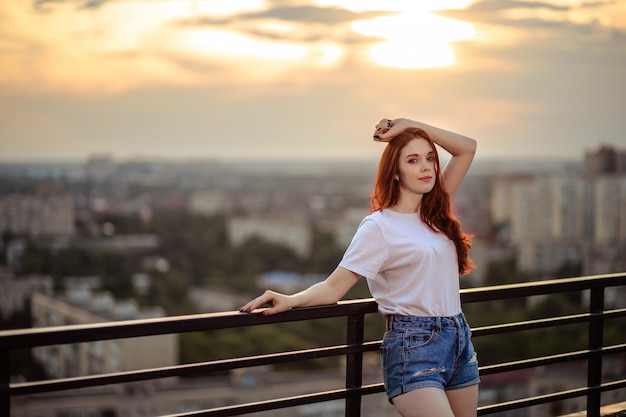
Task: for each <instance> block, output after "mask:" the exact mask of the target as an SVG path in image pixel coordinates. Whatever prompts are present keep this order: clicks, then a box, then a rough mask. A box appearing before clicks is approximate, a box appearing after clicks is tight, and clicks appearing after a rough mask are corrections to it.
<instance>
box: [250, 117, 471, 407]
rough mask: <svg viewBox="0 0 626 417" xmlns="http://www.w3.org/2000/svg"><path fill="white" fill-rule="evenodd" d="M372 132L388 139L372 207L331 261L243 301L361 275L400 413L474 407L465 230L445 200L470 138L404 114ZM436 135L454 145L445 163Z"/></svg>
mask: <svg viewBox="0 0 626 417" xmlns="http://www.w3.org/2000/svg"><path fill="white" fill-rule="evenodd" d="M374 140H377V141H381V142H388V143H387V145H386V148H385V150H384V152H383V155H382V157H381V160H380V164H379V167H378V174H377V177H376V182H375V185H374V191H373V192H372V195H371V196H370V204H371V213H370V215H368V216H367V217H366V218H365V219H364V220H363V221H362V222H361V225H360V226H359V229H358V230H357V232H356V234H355V236H354V238H353V240H352V243H351V244H350V246H349V247H348V249H347V250H346V252H345V254H344V257H343V259H342V261H341V262H340V263H339V266H338V267H337V269H335V271H334V272H333V273H332V274H330V276H329V277H328V278H327V279H326V280H325V281H323V282H321V283H318V284H315V285H313V286H311V287H309V288H308V289H306V290H304V291H302V292H299V293H297V294H294V295H285V294H280V293H277V292H274V291H265V293H263V294H262V295H261V296H259V297H257V298H255V299H254V300H252V301H250V302H249V303H247V304H246V305H245V306H243V307H242V308H241V311H242V312H251V311H253V310H254V309H256V308H258V307H260V306H262V305H263V304H266V303H268V304H270V305H271V307H270V308H268V309H266V310H264V311H263V314H268V315H269V314H275V313H279V312H282V311H285V310H287V309H290V308H293V307H304V306H314V305H323V304H333V303H336V302H337V301H339V300H340V299H341V298H342V297H343V296H344V295H345V294H346V293H347V292H348V290H349V289H350V288H351V287H352V286H353V285H354V284H355V283H356V282H357V280H358V279H359V277H361V276H363V277H365V278H366V279H367V283H368V286H369V288H370V292H371V293H372V296H373V297H374V299H375V300H376V302H377V303H378V306H379V311H380V312H381V314H383V315H384V316H385V317H386V320H387V331H386V332H385V335H384V338H383V342H382V346H381V359H382V368H383V380H384V383H385V390H386V392H387V395H388V397H389V401H390V402H391V403H392V404H393V405H394V406H395V407H396V409H397V410H398V412H399V413H400V414H401V415H402V416H404V417H409V416H411V417H414V416H415V417H417V416H428V417H470V416H472V417H473V416H476V408H477V403H478V383H479V382H480V380H479V377H478V361H477V359H476V354H475V353H474V348H473V346H472V343H471V340H470V330H469V326H468V324H467V323H466V321H465V317H464V316H463V313H462V311H461V302H460V296H459V276H460V275H463V274H465V273H467V272H468V271H469V270H470V269H471V265H470V264H471V261H470V259H469V256H468V252H469V248H470V238H469V236H468V235H466V234H464V233H463V232H462V231H461V227H460V224H459V222H458V220H457V219H456V218H455V217H454V216H453V214H452V212H451V208H450V196H451V195H453V194H454V193H455V192H456V191H457V190H458V188H459V186H460V185H461V183H462V182H463V179H464V178H465V176H466V174H467V171H468V169H469V167H470V165H471V163H472V160H473V158H474V153H475V151H476V141H475V140H473V139H471V138H468V137H465V136H463V135H459V134H457V133H453V132H450V131H447V130H444V129H440V128H437V127H434V126H430V125H427V124H424V123H421V122H417V121H414V120H409V119H393V120H390V119H382V120H381V121H380V122H379V123H378V124H377V125H376V130H375V132H374ZM435 144H437V145H439V146H441V147H442V148H443V149H445V150H446V151H447V152H448V153H450V155H451V158H450V161H449V162H448V164H447V165H446V167H445V169H444V170H441V169H440V165H439V158H438V155H437V148H436V147H435Z"/></svg>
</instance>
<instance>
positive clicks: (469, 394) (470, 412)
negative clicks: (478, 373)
mask: <svg viewBox="0 0 626 417" xmlns="http://www.w3.org/2000/svg"><path fill="white" fill-rule="evenodd" d="M446 396H447V397H448V402H449V403H450V407H451V408H452V412H453V413H454V417H476V414H477V411H476V409H477V408H478V384H476V385H471V386H469V387H465V388H461V389H454V390H448V391H446Z"/></svg>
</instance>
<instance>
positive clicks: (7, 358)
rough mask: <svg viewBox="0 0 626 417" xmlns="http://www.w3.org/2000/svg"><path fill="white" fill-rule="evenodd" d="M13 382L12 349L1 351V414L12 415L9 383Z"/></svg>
mask: <svg viewBox="0 0 626 417" xmlns="http://www.w3.org/2000/svg"><path fill="white" fill-rule="evenodd" d="M10 382H11V351H9V350H1V351H0V415H2V416H7V417H8V416H10V415H11V396H10V395H9V383H10Z"/></svg>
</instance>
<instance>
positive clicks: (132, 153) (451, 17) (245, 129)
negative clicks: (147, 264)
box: [0, 0, 626, 163]
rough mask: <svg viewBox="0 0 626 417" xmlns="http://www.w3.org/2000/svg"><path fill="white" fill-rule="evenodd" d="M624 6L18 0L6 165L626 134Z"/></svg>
mask: <svg viewBox="0 0 626 417" xmlns="http://www.w3.org/2000/svg"><path fill="white" fill-rule="evenodd" d="M625 35H626V1H614V2H586V1H578V2H573V1H566V0H548V1H543V2H526V1H501V0H499V1H494V0H482V1H481V0H478V1H472V0H448V1H432V2H431V1H428V2H419V3H418V2H413V1H400V0H398V1H387V2H374V1H351V0H336V1H330V0H317V1H314V0H273V1H269V0H268V1H262V0H245V1H228V2H225V1H215V0H178V1H145V0H121V1H120V0H118V1H110V0H95V1H93V0H91V1H89V0H75V1H69V0H40V1H37V0H12V1H10V2H3V3H2V4H0V65H2V68H3V71H2V74H0V163H14V162H42V161H50V160H52V161H59V160H63V161H66V160H72V161H83V160H85V159H87V158H89V157H90V156H91V155H94V154H105V155H111V156H112V157H113V158H114V159H116V160H127V159H133V158H147V159H155V158H156V159H179V160H186V159H203V158H209V159H217V160H221V161H241V160H250V161H256V160H258V161H271V160H282V161H289V160H291V159H294V160H335V161H336V160H345V159H357V160H359V159H360V160H363V159H364V160H376V159H377V158H378V155H379V154H380V152H381V150H382V146H381V144H377V143H374V142H373V141H371V139H370V138H371V134H372V131H373V126H374V124H375V123H376V122H377V121H378V119H380V118H381V117H410V118H415V119H418V120H421V121H424V122H426V123H430V124H434V125H437V126H441V127H445V128H448V129H450V130H454V131H458V132H461V133H464V134H467V135H469V136H472V137H475V138H477V139H478V140H479V149H478V156H477V159H497V158H503V159H507V158H533V159H536V160H554V159H565V160H579V159H580V158H581V156H582V155H583V154H584V152H585V151H586V150H589V149H596V148H597V147H599V146H601V145H604V144H606V145H611V146H615V147H618V148H623V147H624V145H625V144H626V138H624V137H623V133H622V132H624V131H625V130H626V119H624V117H623V109H624V108H626V85H625V84H624V83H623V74H625V73H626V42H624V40H625Z"/></svg>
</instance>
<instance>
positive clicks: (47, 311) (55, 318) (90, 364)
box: [31, 285, 178, 382]
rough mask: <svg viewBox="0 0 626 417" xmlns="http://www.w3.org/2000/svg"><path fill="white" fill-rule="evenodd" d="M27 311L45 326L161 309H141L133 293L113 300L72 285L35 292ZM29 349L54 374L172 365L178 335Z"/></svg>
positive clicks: (147, 314)
mask: <svg viewBox="0 0 626 417" xmlns="http://www.w3.org/2000/svg"><path fill="white" fill-rule="evenodd" d="M31 314H32V319H33V327H45V326H62V325H71V324H87V323H101V322H107V321H113V320H132V319H144V318H155V317H163V316H164V315H165V312H164V311H163V310H162V309H161V308H158V307H157V308H151V309H141V308H139V307H138V305H137V303H136V302H135V301H134V300H132V299H130V300H116V299H115V298H114V297H113V296H112V295H111V294H110V293H108V292H104V291H100V292H96V291H94V290H93V289H92V288H90V286H89V285H76V286H74V287H73V288H70V289H69V290H68V291H67V292H66V293H65V294H63V295H58V294H57V295H54V294H53V295H50V294H41V293H36V294H34V295H33V297H32V301H31ZM33 354H34V356H35V357H36V358H37V359H38V360H39V361H40V362H41V363H42V365H43V366H44V368H45V369H46V371H47V372H48V374H49V375H50V376H53V377H55V378H68V377H75V376H81V375H94V374H101V373H110V372H122V371H131V370H136V369H146V368H156V367H163V366H172V365H177V364H178V335H177V334H167V335H158V336H145V337H136V338H127V339H114V340H106V341H97V342H90V343H80V344H67V345H54V346H43V347H39V348H36V349H34V350H33ZM163 382H166V381H163Z"/></svg>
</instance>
